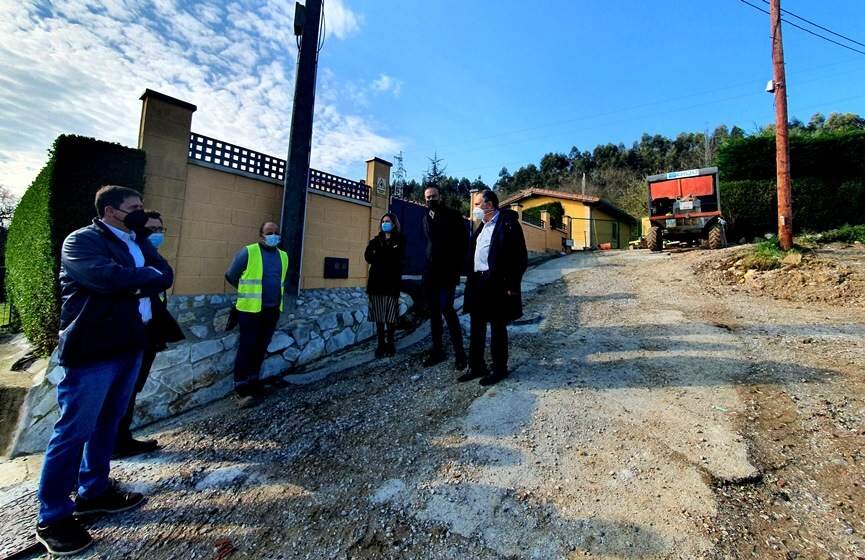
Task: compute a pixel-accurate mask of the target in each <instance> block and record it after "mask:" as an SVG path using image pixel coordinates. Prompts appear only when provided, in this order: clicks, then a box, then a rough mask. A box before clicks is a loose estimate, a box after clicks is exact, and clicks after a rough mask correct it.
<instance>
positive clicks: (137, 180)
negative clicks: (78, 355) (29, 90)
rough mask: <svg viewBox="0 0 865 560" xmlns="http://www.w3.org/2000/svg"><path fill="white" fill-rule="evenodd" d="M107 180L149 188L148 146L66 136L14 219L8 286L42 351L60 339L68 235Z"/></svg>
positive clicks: (85, 218)
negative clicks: (146, 173) (61, 284)
mask: <svg viewBox="0 0 865 560" xmlns="http://www.w3.org/2000/svg"><path fill="white" fill-rule="evenodd" d="M105 184H118V185H123V186H128V187H131V188H133V189H136V190H139V191H141V190H143V188H144V152H142V151H141V150H135V149H132V148H126V147H124V146H121V145H119V144H112V143H108V142H102V141H100V140H95V139H93V138H85V137H82V136H67V135H63V136H60V137H58V138H57V140H55V141H54V145H53V147H52V149H51V151H50V152H49V157H48V162H47V163H46V165H45V167H44V168H43V169H42V171H40V173H39V175H38V176H37V177H36V180H35V181H33V183H32V184H31V185H30V187H29V188H28V189H27V192H26V193H24V196H23V197H22V198H21V202H20V203H19V205H18V207H17V208H16V210H15V214H14V216H13V218H12V223H11V224H10V225H9V234H8V239H7V246H6V274H7V286H8V292H9V295H10V297H11V299H12V304H13V306H14V308H15V309H16V311H17V313H18V315H19V317H20V321H21V327H22V330H23V331H24V334H25V335H26V336H27V338H28V340H30V342H31V343H32V344H33V345H34V347H35V348H36V349H37V351H38V352H39V353H40V354H42V355H47V354H49V353H50V352H51V351H52V349H53V348H54V346H55V345H56V343H57V330H58V329H57V326H58V319H59V310H60V301H59V286H58V282H57V275H58V272H59V270H60V248H61V246H62V243H63V239H65V238H66V236H67V235H69V234H70V233H71V232H73V231H75V230H76V229H78V228H80V227H83V226H86V225H87V224H88V223H89V222H90V221H91V219H92V218H93V216H94V215H95V213H96V212H95V209H94V208H93V199H94V196H95V194H96V191H97V190H98V189H99V187H101V186H102V185H105Z"/></svg>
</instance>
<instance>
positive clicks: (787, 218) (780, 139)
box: [769, 0, 793, 251]
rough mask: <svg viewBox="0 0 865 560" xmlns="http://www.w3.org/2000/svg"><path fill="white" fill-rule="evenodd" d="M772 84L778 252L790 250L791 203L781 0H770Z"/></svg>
mask: <svg viewBox="0 0 865 560" xmlns="http://www.w3.org/2000/svg"><path fill="white" fill-rule="evenodd" d="M769 20H770V22H771V30H772V66H773V69H774V71H773V75H772V81H773V82H774V86H775V168H776V173H777V182H778V239H779V241H780V242H781V249H783V250H785V251H789V250H790V248H791V247H793V202H792V196H791V193H790V191H791V189H790V144H789V137H788V134H787V77H786V72H785V71H784V43H783V40H782V38H781V0H771V4H770V9H769Z"/></svg>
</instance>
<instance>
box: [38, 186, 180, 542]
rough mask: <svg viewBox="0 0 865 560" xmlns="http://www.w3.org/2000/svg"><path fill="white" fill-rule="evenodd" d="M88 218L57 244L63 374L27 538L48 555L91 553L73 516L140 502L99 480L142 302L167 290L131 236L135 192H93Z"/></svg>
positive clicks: (157, 267) (132, 364)
mask: <svg viewBox="0 0 865 560" xmlns="http://www.w3.org/2000/svg"><path fill="white" fill-rule="evenodd" d="M96 212H97V214H98V216H99V217H98V218H95V219H94V220H93V223H92V224H91V225H89V226H87V227H84V228H81V229H79V230H76V231H74V232H72V233H71V234H69V236H68V237H67V238H66V239H65V240H64V241H63V249H62V251H61V256H60V297H61V300H62V307H61V309H60V339H59V344H58V346H57V352H58V358H59V362H60V364H61V365H62V366H64V367H65V368H66V375H65V376H64V377H63V379H62V380H61V381H60V383H59V384H58V385H57V400H58V402H59V404H60V418H59V419H58V420H57V423H56V424H55V425H54V433H53V434H52V435H51V439H50V441H49V442H48V449H47V450H46V451H45V459H44V461H43V463H42V475H41V478H40V481H39V491H38V497H39V518H38V522H37V526H36V539H37V540H38V541H39V542H41V543H42V544H44V545H45V547H46V548H47V549H48V551H49V552H50V553H51V554H54V555H69V554H74V553H76V552H79V551H81V550H84V549H85V548H87V547H88V546H90V544H92V542H93V539H92V538H91V537H90V534H89V533H88V532H87V530H86V529H85V528H84V527H83V526H82V525H81V524H80V523H79V522H78V520H77V517H80V516H85V515H90V514H95V513H114V512H120V511H126V510H129V509H132V508H134V507H137V506H138V505H139V504H141V503H142V502H143V501H144V496H142V495H141V494H138V493H135V492H124V491H122V490H120V489H119V488H117V487H116V486H115V485H114V484H113V483H112V482H111V481H110V479H109V478H108V473H109V470H110V460H111V452H112V451H113V449H114V445H115V443H116V441H117V427H118V424H119V423H120V418H121V417H122V416H123V414H124V412H126V409H127V406H128V405H129V400H130V399H131V397H132V393H133V391H134V388H135V381H136V379H137V378H138V372H139V369H140V367H141V358H142V354H143V349H144V344H145V340H146V339H145V334H144V329H145V325H146V324H147V323H149V322H150V320H151V319H152V317H153V309H152V304H151V300H150V298H151V296H153V295H156V294H159V293H160V292H163V291H165V290H166V289H168V288H169V287H171V284H172V282H173V281H174V273H173V271H172V270H171V267H170V266H168V263H167V262H165V259H163V258H162V257H161V256H160V255H159V253H157V252H156V249H154V248H153V246H152V245H151V244H150V242H148V241H147V240H146V239H142V238H141V237H140V236H137V235H136V234H135V231H136V230H139V229H141V228H143V227H144V224H145V223H146V222H147V216H146V215H145V213H144V204H143V202H142V200H141V194H140V193H138V192H137V191H134V190H132V189H129V188H126V187H120V186H115V185H110V186H105V187H102V188H101V189H99V191H98V192H97V193H96ZM76 489H77V496H76V498H75V501H74V502H73V501H72V500H71V499H70V498H69V496H70V494H72V492H73V490H76Z"/></svg>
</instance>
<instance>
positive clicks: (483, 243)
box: [459, 190, 528, 385]
mask: <svg viewBox="0 0 865 560" xmlns="http://www.w3.org/2000/svg"><path fill="white" fill-rule="evenodd" d="M473 204H474V208H473V209H472V215H473V217H474V218H475V219H477V220H479V221H480V222H481V224H480V226H478V228H477V229H476V230H475V232H474V234H473V235H472V238H471V243H470V244H469V251H468V255H467V258H468V259H469V260H470V268H469V270H470V272H469V277H468V283H467V284H466V293H465V303H464V304H463V311H464V312H466V313H469V315H470V316H471V338H470V347H469V366H470V369H469V371H468V372H467V373H465V374H464V375H462V376H460V377H459V381H469V380H472V379H476V378H478V377H480V378H481V381H480V383H481V385H494V384H495V383H498V382H499V381H501V380H502V379H504V378H505V377H507V375H508V329H507V324H508V323H509V322H510V321H514V320H516V319H519V318H520V317H522V315H523V303H522V292H521V284H522V280H523V274H524V273H525V271H526V264H527V261H528V254H527V251H526V240H525V237H524V236H523V229H522V226H521V225H520V222H519V216H518V215H517V213H516V212H514V211H513V210H500V209H499V199H498V197H497V196H496V193H494V192H493V191H490V190H484V191H481V192H478V193H476V194H475V196H474V200H473ZM487 323H489V325H490V337H491V340H490V351H491V353H492V359H493V370H492V373H490V372H489V371H488V370H487V367H486V363H485V362H484V352H485V350H486V348H485V346H486V334H487Z"/></svg>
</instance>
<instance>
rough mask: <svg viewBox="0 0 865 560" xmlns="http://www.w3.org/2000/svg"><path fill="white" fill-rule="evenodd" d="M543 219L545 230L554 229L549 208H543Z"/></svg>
mask: <svg viewBox="0 0 865 560" xmlns="http://www.w3.org/2000/svg"><path fill="white" fill-rule="evenodd" d="M541 221H542V222H544V230H546V231H549V230H550V229H552V226H551V224H550V212H549V211H548V210H541Z"/></svg>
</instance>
